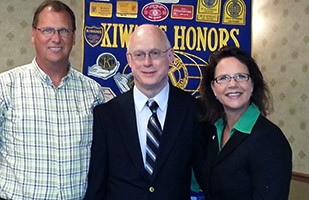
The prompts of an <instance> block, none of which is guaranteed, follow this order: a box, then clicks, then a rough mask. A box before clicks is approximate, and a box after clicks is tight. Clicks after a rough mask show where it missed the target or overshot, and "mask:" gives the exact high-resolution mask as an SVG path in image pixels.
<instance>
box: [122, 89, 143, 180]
mask: <svg viewBox="0 0 309 200" xmlns="http://www.w3.org/2000/svg"><path fill="white" fill-rule="evenodd" d="M119 103H120V109H121V110H119V115H122V117H119V118H118V120H119V121H118V124H119V127H123V128H122V129H121V130H120V131H121V134H122V136H123V141H124V144H125V145H126V148H127V151H128V152H129V154H130V158H131V159H132V161H133V163H134V164H135V165H136V168H137V169H138V170H139V171H140V172H141V173H142V175H143V176H144V177H145V178H148V175H147V172H146V170H145V168H144V162H143V158H142V152H141V149H140V143H139V138H138V132H137V125H136V114H135V108H134V101H133V90H130V91H129V92H128V93H126V95H124V98H121V99H120V100H119Z"/></svg>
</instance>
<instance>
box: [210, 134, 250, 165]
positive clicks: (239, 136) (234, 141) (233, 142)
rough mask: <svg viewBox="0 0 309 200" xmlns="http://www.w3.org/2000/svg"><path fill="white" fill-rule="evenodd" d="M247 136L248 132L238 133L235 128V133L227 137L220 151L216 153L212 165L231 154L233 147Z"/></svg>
mask: <svg viewBox="0 0 309 200" xmlns="http://www.w3.org/2000/svg"><path fill="white" fill-rule="evenodd" d="M248 136H249V135H248V134H244V133H240V132H239V131H237V130H236V131H235V133H234V134H233V135H232V137H231V138H230V139H229V141H228V142H227V143H226V145H225V146H224V148H223V149H222V150H221V152H219V154H218V155H217V157H216V159H215V161H214V164H213V166H214V165H216V164H218V163H219V162H220V161H221V160H223V159H224V158H225V157H227V156H228V155H229V154H231V153H232V152H233V151H234V149H235V148H237V147H238V146H239V145H240V144H241V143H242V142H243V141H244V140H245V139H246V138H247V137H248ZM216 142H217V141H216ZM217 144H218V142H217ZM217 147H218V145H217Z"/></svg>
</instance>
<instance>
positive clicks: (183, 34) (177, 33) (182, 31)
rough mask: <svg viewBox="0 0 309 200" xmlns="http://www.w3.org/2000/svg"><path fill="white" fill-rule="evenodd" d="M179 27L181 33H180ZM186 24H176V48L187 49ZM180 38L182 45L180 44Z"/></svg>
mask: <svg viewBox="0 0 309 200" xmlns="http://www.w3.org/2000/svg"><path fill="white" fill-rule="evenodd" d="M179 28H180V29H181V33H179ZM185 30H186V27H185V26H181V27H179V26H174V47H173V48H174V50H185V49H186V48H185ZM179 40H180V47H179V46H178V44H179Z"/></svg>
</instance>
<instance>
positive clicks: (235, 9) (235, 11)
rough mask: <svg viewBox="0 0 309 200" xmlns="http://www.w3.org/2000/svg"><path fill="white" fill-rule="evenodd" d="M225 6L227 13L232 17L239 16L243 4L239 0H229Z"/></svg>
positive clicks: (242, 9) (242, 10)
mask: <svg viewBox="0 0 309 200" xmlns="http://www.w3.org/2000/svg"><path fill="white" fill-rule="evenodd" d="M226 7H227V8H226V11H227V14H228V15H229V16H231V17H233V18H236V17H239V16H241V15H242V13H243V12H244V6H243V5H242V4H241V3H240V2H239V1H231V2H229V3H228V4H227V6H226Z"/></svg>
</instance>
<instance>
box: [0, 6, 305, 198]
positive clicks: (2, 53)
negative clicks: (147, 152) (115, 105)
mask: <svg viewBox="0 0 309 200" xmlns="http://www.w3.org/2000/svg"><path fill="white" fill-rule="evenodd" d="M40 2H42V0H36V1H33V0H1V1H0V27H1V29H0V35H1V38H0V63H1V65H0V72H2V71H6V70H8V69H11V68H13V67H15V66H18V65H21V64H24V63H28V62H30V61H31V60H32V59H33V56H34V49H33V46H32V44H31V41H30V36H31V23H32V17H33V12H34V10H35V8H36V6H37V5H38V4H39V3H40ZM64 2H66V3H67V4H68V5H69V6H70V7H71V8H72V9H73V10H74V12H75V13H76V17H77V26H78V30H77V38H76V45H75V47H74V49H73V52H72V57H71V62H72V64H73V65H74V66H75V68H77V69H81V62H82V30H81V28H82V22H83V19H82V18H83V14H82V11H83V3H82V2H83V1H82V0H65V1H64ZM308 19H309V1H308V0H270V1H258V0H255V1H254V3H253V28H252V30H253V33H254V34H253V38H252V43H253V48H252V52H253V56H254V58H256V60H257V62H258V64H259V65H260V66H261V69H262V71H263V74H264V75H265V77H266V80H267V81H268V83H269V85H270V89H271V92H272V94H273V97H274V112H273V113H272V114H271V115H270V116H269V118H270V119H271V120H272V121H273V122H274V123H275V124H277V125H278V126H279V127H280V128H281V129H282V130H283V132H284V133H285V135H286V137H287V138H288V140H289V142H290V144H291V146H292V149H293V170H294V171H296V172H301V173H305V174H309V145H308V144H307V143H308V142H309V134H308V132H309V122H308V119H309V102H308V101H309V99H308V97H309V87H308V86H309V85H308V82H307V81H308V80H309V79H308V77H309V76H308V75H309V72H308V71H309V59H308V56H309V26H308ZM308 191H309V184H308V183H305V182H299V181H292V185H291V197H290V199H291V200H298V199H309V194H308ZM303 195H305V196H303Z"/></svg>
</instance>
